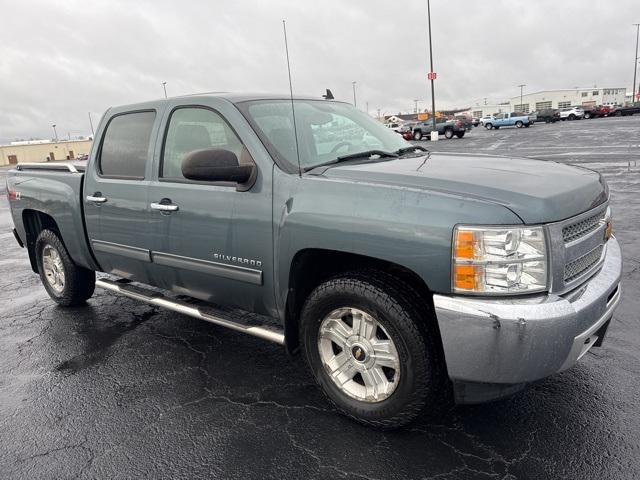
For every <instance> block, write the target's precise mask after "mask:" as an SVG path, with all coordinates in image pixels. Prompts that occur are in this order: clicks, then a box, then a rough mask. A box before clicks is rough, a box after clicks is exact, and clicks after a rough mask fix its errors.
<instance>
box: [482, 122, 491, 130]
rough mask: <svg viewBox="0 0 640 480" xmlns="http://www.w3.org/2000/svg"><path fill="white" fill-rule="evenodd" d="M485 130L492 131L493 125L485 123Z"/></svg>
mask: <svg viewBox="0 0 640 480" xmlns="http://www.w3.org/2000/svg"><path fill="white" fill-rule="evenodd" d="M484 128H486V129H487V130H491V129H492V128H493V125H491V124H490V123H485V124H484Z"/></svg>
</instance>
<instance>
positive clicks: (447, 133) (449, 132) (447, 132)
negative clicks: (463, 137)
mask: <svg viewBox="0 0 640 480" xmlns="http://www.w3.org/2000/svg"><path fill="white" fill-rule="evenodd" d="M444 138H446V139H451V138H453V130H451V129H450V128H447V129H446V130H445V131H444Z"/></svg>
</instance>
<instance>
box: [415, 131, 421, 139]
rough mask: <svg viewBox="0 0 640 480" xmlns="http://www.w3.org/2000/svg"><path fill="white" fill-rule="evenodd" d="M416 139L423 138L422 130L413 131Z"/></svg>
mask: <svg viewBox="0 0 640 480" xmlns="http://www.w3.org/2000/svg"><path fill="white" fill-rule="evenodd" d="M413 139H414V140H422V132H421V131H420V130H416V131H414V132H413Z"/></svg>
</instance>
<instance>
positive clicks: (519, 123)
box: [516, 120, 524, 128]
mask: <svg viewBox="0 0 640 480" xmlns="http://www.w3.org/2000/svg"><path fill="white" fill-rule="evenodd" d="M523 125H524V123H522V122H521V121H520V120H518V121H517V122H516V128H522V126H523Z"/></svg>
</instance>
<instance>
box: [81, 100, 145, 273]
mask: <svg viewBox="0 0 640 480" xmlns="http://www.w3.org/2000/svg"><path fill="white" fill-rule="evenodd" d="M155 122H156V112H155V111H153V110H148V111H142V112H132V113H118V114H116V115H114V116H113V117H112V118H111V119H110V120H109V122H108V123H107V126H106V129H104V131H103V132H102V137H101V138H102V141H101V143H100V146H99V147H98V148H97V149H96V150H97V151H96V153H95V154H94V155H93V157H92V159H91V162H93V163H92V166H91V167H90V168H88V169H87V178H86V180H85V189H84V196H85V200H84V208H85V217H86V223H87V233H88V236H89V241H90V242H91V247H92V249H93V252H94V254H95V257H96V259H97V260H98V263H99V264H100V267H101V268H102V270H103V271H105V272H108V273H113V274H114V275H118V276H121V277H124V278H129V279H132V280H137V281H141V282H148V279H149V274H148V267H149V262H150V261H151V255H150V242H151V239H150V236H151V232H150V230H149V208H148V203H149V202H148V186H149V181H148V180H147V178H148V173H147V170H150V168H151V167H150V164H151V161H152V156H153V151H152V147H151V146H152V145H153V140H154V138H152V137H153V136H154V135H153V132H154V131H155V129H154V127H155ZM98 133H99V134H100V133H101V132H98Z"/></svg>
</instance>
